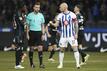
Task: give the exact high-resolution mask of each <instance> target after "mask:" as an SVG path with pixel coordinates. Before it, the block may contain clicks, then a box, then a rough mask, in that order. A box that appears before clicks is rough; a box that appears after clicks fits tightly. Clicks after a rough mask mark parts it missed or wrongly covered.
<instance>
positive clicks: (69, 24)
mask: <svg viewBox="0 0 107 71" xmlns="http://www.w3.org/2000/svg"><path fill="white" fill-rule="evenodd" d="M57 20H58V21H60V23H61V25H60V26H61V37H64V38H65V37H72V36H74V35H75V31H74V22H75V21H76V15H75V14H74V13H73V12H71V11H68V13H66V14H65V13H60V14H59V15H58V16H57Z"/></svg>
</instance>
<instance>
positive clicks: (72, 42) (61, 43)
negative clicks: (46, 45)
mask: <svg viewBox="0 0 107 71" xmlns="http://www.w3.org/2000/svg"><path fill="white" fill-rule="evenodd" d="M68 43H69V44H70V45H71V46H78V42H77V40H76V39H74V38H73V37H68V38H63V37H61V38H60V40H59V46H60V47H67V45H68Z"/></svg>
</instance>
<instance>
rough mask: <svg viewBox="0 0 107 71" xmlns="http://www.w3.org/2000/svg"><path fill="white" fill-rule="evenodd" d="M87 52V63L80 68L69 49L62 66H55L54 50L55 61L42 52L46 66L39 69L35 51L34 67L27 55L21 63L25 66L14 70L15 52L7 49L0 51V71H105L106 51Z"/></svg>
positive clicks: (106, 63) (56, 60)
mask: <svg viewBox="0 0 107 71" xmlns="http://www.w3.org/2000/svg"><path fill="white" fill-rule="evenodd" d="M26 53H27V52H26ZM27 54H28V53H27ZM88 54H90V58H89V60H88V61H87V64H86V65H84V66H81V68H80V69H77V68H76V67H75V60H74V56H73V52H70V51H68V52H65V57H64V68H62V69H57V68H56V67H57V65H58V52H56V53H55V55H54V59H55V62H49V61H48V56H49V52H44V58H43V62H44V64H45V66H46V68H45V69H40V68H39V62H38V54H37V51H35V53H34V63H35V65H36V67H35V68H33V69H32V68H31V67H30V66H29V60H28V57H27V58H26V59H25V61H24V63H22V65H23V66H24V67H25V68H24V69H20V70H16V69H14V66H15V52H14V51H8V52H3V51H0V71H107V53H106V52H105V53H100V52H88Z"/></svg>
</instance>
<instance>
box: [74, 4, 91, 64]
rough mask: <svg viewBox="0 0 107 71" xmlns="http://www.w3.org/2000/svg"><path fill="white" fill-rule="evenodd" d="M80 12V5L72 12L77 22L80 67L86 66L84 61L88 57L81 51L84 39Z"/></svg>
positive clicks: (82, 18) (82, 20)
mask: <svg viewBox="0 0 107 71" xmlns="http://www.w3.org/2000/svg"><path fill="white" fill-rule="evenodd" d="M80 10H81V6H80V5H76V6H75V7H74V12H75V14H76V16H77V20H78V25H79V26H78V28H79V29H78V30H79V31H78V47H79V53H80V55H81V58H82V62H81V64H80V65H84V64H86V61H87V59H88V57H89V54H86V53H84V52H83V51H82V40H83V38H84V17H83V15H82V14H81V13H80Z"/></svg>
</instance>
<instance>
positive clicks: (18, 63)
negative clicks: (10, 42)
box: [15, 47, 22, 66]
mask: <svg viewBox="0 0 107 71" xmlns="http://www.w3.org/2000/svg"><path fill="white" fill-rule="evenodd" d="M21 55H22V50H21V48H20V47H19V48H18V47H17V48H16V53H15V57H16V66H17V65H20V62H21Z"/></svg>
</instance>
